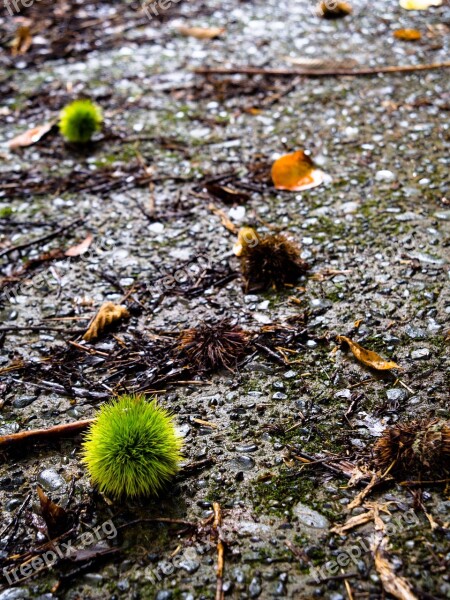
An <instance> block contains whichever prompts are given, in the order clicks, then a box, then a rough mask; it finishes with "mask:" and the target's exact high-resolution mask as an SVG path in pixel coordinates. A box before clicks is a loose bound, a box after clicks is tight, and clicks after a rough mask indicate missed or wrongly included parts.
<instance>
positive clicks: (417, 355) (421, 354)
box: [411, 348, 431, 360]
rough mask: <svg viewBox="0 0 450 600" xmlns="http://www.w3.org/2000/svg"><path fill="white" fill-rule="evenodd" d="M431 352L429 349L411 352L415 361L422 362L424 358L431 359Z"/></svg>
mask: <svg viewBox="0 0 450 600" xmlns="http://www.w3.org/2000/svg"><path fill="white" fill-rule="evenodd" d="M430 356H431V352H430V351H429V350H428V348H419V349H418V350H413V351H412V352H411V358H412V359H413V360H422V359H424V358H430Z"/></svg>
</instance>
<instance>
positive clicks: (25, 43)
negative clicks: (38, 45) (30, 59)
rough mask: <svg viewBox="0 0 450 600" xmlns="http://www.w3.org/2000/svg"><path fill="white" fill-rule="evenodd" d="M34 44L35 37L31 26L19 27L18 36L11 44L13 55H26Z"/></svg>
mask: <svg viewBox="0 0 450 600" xmlns="http://www.w3.org/2000/svg"><path fill="white" fill-rule="evenodd" d="M32 43H33V37H32V35H31V31H30V25H25V24H24V25H19V27H18V28H17V31H16V35H15V37H14V39H13V41H12V42H11V54H12V55H13V56H17V55H19V54H26V53H27V52H28V50H29V49H30V46H31V44H32Z"/></svg>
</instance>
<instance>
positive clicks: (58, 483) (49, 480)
mask: <svg viewBox="0 0 450 600" xmlns="http://www.w3.org/2000/svg"><path fill="white" fill-rule="evenodd" d="M37 482H38V483H40V484H41V485H42V487H43V488H44V489H46V490H48V491H50V492H53V491H55V490H59V488H61V487H62V486H63V485H64V484H65V483H66V482H65V481H64V479H63V478H62V477H61V475H59V474H58V473H57V472H56V471H55V470H54V469H45V471H41V472H40V473H39V475H38V476H37Z"/></svg>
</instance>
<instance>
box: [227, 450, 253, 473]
mask: <svg viewBox="0 0 450 600" xmlns="http://www.w3.org/2000/svg"><path fill="white" fill-rule="evenodd" d="M231 462H232V464H233V465H234V466H235V467H237V468H238V469H242V470H243V471H250V470H251V469H253V468H254V466H255V461H254V460H253V458H252V457H251V456H247V455H246V454H241V455H240V456H236V458H234V459H233V460H232V461H231Z"/></svg>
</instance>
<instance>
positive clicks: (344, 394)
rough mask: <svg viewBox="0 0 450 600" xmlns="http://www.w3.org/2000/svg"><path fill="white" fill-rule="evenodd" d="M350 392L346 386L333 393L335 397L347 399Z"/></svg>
mask: <svg viewBox="0 0 450 600" xmlns="http://www.w3.org/2000/svg"><path fill="white" fill-rule="evenodd" d="M351 395H352V393H351V391H350V390H349V389H348V388H346V389H345V390H339V391H338V392H336V393H335V394H334V397H335V398H345V399H346V400H349V399H350V397H351Z"/></svg>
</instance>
